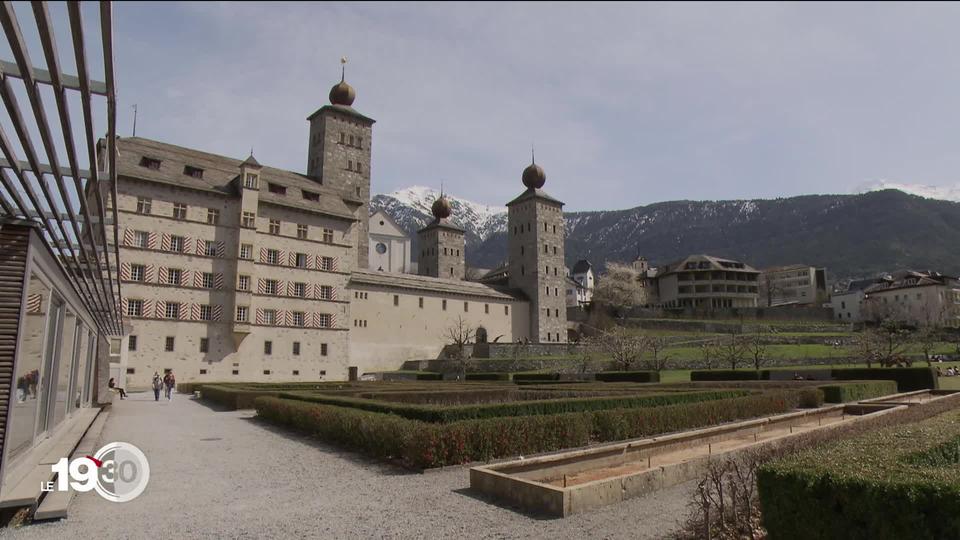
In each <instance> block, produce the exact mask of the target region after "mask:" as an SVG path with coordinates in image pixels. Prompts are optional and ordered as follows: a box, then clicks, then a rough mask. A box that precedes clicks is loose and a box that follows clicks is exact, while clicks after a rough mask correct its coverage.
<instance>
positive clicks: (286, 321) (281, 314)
mask: <svg viewBox="0 0 960 540" xmlns="http://www.w3.org/2000/svg"><path fill="white" fill-rule="evenodd" d="M277 323H278V324H279V325H280V326H290V311H289V310H286V309H281V310H277Z"/></svg>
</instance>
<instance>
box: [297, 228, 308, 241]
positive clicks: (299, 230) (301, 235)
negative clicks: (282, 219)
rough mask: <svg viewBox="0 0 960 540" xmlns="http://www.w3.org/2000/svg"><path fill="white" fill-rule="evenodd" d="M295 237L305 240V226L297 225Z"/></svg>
mask: <svg viewBox="0 0 960 540" xmlns="http://www.w3.org/2000/svg"><path fill="white" fill-rule="evenodd" d="M297 238H299V239H301V240H305V239H306V238H307V226H306V225H297Z"/></svg>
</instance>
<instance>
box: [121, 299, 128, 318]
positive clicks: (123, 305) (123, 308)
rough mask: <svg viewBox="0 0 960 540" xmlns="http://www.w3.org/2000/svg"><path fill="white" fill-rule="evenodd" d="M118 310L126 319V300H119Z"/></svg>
mask: <svg viewBox="0 0 960 540" xmlns="http://www.w3.org/2000/svg"><path fill="white" fill-rule="evenodd" d="M120 309H121V310H122V311H123V316H124V317H126V316H127V299H126V298H121V299H120Z"/></svg>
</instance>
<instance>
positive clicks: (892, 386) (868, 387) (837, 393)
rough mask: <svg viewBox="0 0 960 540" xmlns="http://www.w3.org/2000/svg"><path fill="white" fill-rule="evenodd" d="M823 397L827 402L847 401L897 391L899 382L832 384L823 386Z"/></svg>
mask: <svg viewBox="0 0 960 540" xmlns="http://www.w3.org/2000/svg"><path fill="white" fill-rule="evenodd" d="M820 390H822V391H823V399H824V401H826V402H827V403H847V402H848V401H860V400H862V399H870V398H875V397H880V396H889V395H890V394H896V393H897V383H895V382H893V381H868V382H854V383H841V384H830V385H825V386H821V387H820Z"/></svg>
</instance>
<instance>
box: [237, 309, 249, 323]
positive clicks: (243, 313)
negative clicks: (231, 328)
mask: <svg viewBox="0 0 960 540" xmlns="http://www.w3.org/2000/svg"><path fill="white" fill-rule="evenodd" d="M237 322H247V306H237Z"/></svg>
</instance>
